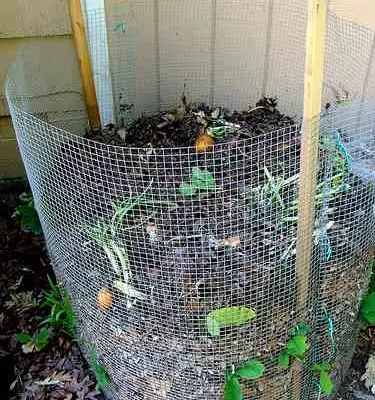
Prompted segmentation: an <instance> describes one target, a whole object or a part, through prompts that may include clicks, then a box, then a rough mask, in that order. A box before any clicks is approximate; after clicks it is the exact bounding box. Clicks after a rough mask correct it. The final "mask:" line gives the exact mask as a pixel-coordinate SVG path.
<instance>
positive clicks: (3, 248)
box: [0, 182, 103, 400]
mask: <svg viewBox="0 0 375 400" xmlns="http://www.w3.org/2000/svg"><path fill="white" fill-rule="evenodd" d="M24 189H25V185H24V184H23V183H22V182H16V183H14V182H13V183H12V184H11V185H9V184H8V183H6V184H2V185H0V399H2V400H6V399H24V400H26V399H27V400H28V399H30V400H42V399H51V400H54V399H56V400H58V399H64V400H75V399H82V400H83V399H96V400H98V399H100V398H103V396H102V395H101V393H100V392H98V391H96V390H95V384H96V382H95V378H94V377H93V376H92V374H91V373H90V372H89V368H88V365H87V363H86V361H85V360H84V358H83V357H82V355H81V353H80V350H79V348H78V346H77V344H76V343H75V342H74V341H72V340H70V339H69V338H67V337H66V336H65V335H64V334H56V335H55V336H54V338H53V340H52V342H51V343H50V344H49V345H48V346H47V347H46V348H45V349H44V350H43V351H40V352H32V353H28V354H25V353H23V351H22V347H21V344H20V343H19V342H18V341H17V340H16V338H15V334H16V333H19V332H26V333H29V334H32V333H33V332H35V330H36V329H37V328H38V326H39V324H40V320H41V317H43V312H42V311H41V309H40V307H38V306H37V302H38V301H40V300H41V298H42V290H43V289H46V288H47V287H48V284H47V275H48V274H49V275H50V276H53V273H52V270H51V267H50V265H49V261H48V257H47V254H46V251H45V246H44V241H43V239H42V238H41V237H39V236H35V235H33V234H32V233H31V232H23V231H22V230H21V229H20V226H19V224H18V223H17V221H16V219H15V218H14V217H12V215H13V213H14V208H15V207H16V205H17V204H19V203H20V200H19V195H20V193H22V191H23V190H24Z"/></svg>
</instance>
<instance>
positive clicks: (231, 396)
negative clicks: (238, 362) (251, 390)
mask: <svg viewBox="0 0 375 400" xmlns="http://www.w3.org/2000/svg"><path fill="white" fill-rule="evenodd" d="M242 398H243V397H242V389H241V385H240V382H239V381H238V379H237V378H236V377H235V376H234V375H232V376H230V378H229V379H228V380H227V381H226V382H225V386H224V400H242Z"/></svg>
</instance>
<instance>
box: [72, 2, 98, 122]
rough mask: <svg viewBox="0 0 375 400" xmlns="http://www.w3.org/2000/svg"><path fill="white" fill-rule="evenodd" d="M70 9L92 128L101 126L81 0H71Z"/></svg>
mask: <svg viewBox="0 0 375 400" xmlns="http://www.w3.org/2000/svg"><path fill="white" fill-rule="evenodd" d="M69 10H70V19H71V22H72V31H73V37H74V42H75V46H76V50H77V56H78V60H79V66H80V70H81V80H82V86H83V92H84V96H85V101H86V107H87V114H88V118H89V123H90V125H91V127H92V128H99V127H100V114H99V108H98V101H97V98H96V91H95V84H94V77H93V73H92V69H91V61H90V53H89V46H88V42H87V37H86V32H85V23H84V20H83V13H82V6H81V0H69Z"/></svg>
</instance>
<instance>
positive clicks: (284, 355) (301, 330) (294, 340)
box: [278, 324, 311, 368]
mask: <svg viewBox="0 0 375 400" xmlns="http://www.w3.org/2000/svg"><path fill="white" fill-rule="evenodd" d="M310 330H311V328H310V327H309V325H307V324H299V325H297V326H296V327H295V328H294V329H293V330H292V335H293V336H292V337H291V338H290V339H289V341H288V343H287V346H286V348H285V350H284V351H282V352H281V354H280V355H279V362H278V364H279V366H280V367H283V368H288V367H289V364H290V361H291V358H295V359H298V360H302V359H303V358H304V357H305V354H306V351H307V350H308V349H309V347H310V345H309V343H308V341H307V334H308V333H309V332H310Z"/></svg>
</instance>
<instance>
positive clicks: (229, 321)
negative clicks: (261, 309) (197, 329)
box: [206, 306, 256, 336]
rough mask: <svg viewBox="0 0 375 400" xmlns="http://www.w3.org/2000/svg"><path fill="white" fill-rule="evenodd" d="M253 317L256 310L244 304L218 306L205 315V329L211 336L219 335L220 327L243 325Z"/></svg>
mask: <svg viewBox="0 0 375 400" xmlns="http://www.w3.org/2000/svg"><path fill="white" fill-rule="evenodd" d="M255 317H256V312H255V311H254V310H252V309H251V308H248V307H245V306H241V307H238V306H232V307H225V308H219V309H218V310H214V311H211V312H210V313H209V314H208V315H207V318H206V325H207V330H208V333H209V334H210V335H211V336H219V335H220V329H221V328H226V327H230V326H240V325H245V324H247V323H248V322H249V321H251V320H252V319H254V318H255Z"/></svg>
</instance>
